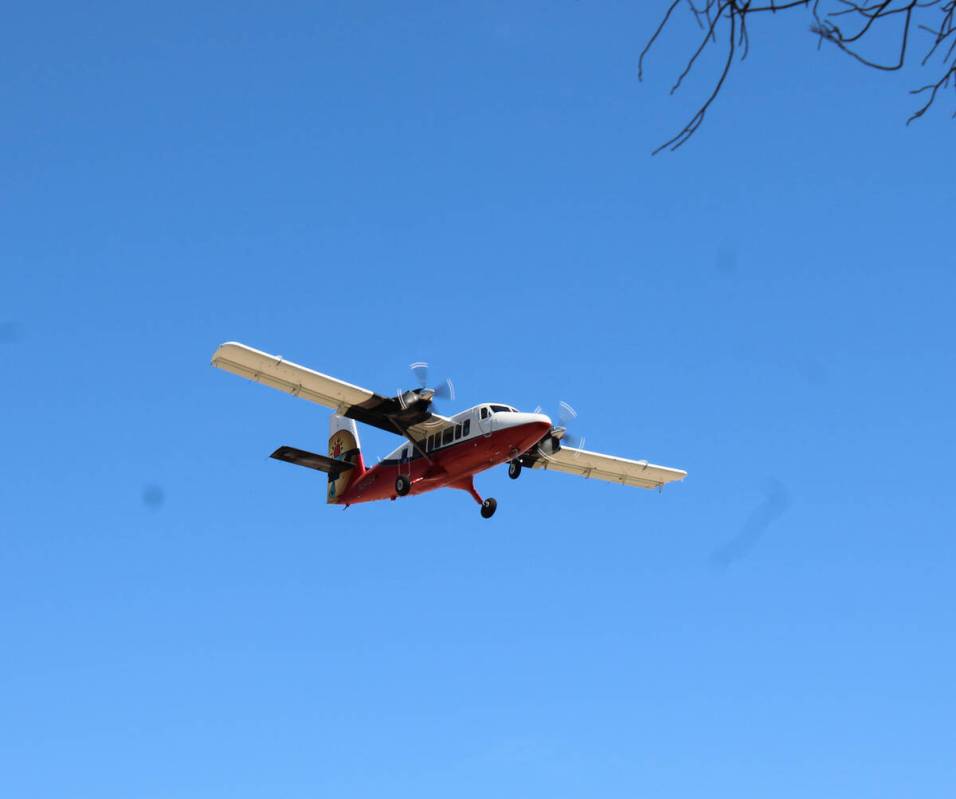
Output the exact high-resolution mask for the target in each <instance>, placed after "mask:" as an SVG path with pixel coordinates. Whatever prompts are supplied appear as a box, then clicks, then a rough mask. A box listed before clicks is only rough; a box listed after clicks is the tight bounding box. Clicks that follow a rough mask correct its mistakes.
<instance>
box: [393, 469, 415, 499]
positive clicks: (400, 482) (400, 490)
mask: <svg viewBox="0 0 956 799" xmlns="http://www.w3.org/2000/svg"><path fill="white" fill-rule="evenodd" d="M411 490H412V484H411V481H410V480H409V479H408V478H407V477H406V476H405V475H404V474H400V475H399V476H398V477H396V478H395V493H396V494H398V495H399V496H400V497H404V496H405V495H406V494H407V493H408V492H409V491H411Z"/></svg>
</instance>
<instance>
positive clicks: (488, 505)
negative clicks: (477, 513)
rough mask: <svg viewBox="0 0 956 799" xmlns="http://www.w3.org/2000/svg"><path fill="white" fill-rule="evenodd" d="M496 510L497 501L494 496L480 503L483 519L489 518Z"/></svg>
mask: <svg viewBox="0 0 956 799" xmlns="http://www.w3.org/2000/svg"><path fill="white" fill-rule="evenodd" d="M496 510H498V502H497V501H496V500H495V498H494V497H488V499H486V500H485V501H484V502H482V503H481V517H482V518H483V519H490V518H491V517H492V516H494V515H495V511H496Z"/></svg>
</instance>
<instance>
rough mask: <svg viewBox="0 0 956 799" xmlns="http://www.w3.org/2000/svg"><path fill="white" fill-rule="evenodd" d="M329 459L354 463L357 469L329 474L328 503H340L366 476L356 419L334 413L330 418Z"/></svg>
mask: <svg viewBox="0 0 956 799" xmlns="http://www.w3.org/2000/svg"><path fill="white" fill-rule="evenodd" d="M329 457H330V458H335V459H336V460H342V461H347V462H348V463H354V464H355V467H354V468H352V469H347V470H346V471H344V472H342V473H341V474H338V475H334V476H333V473H330V474H329V492H328V494H327V495H326V498H325V500H326V502H328V503H329V504H335V503H338V502H339V501H340V500H339V497H341V496H342V495H343V494H345V492H346V491H348V489H349V488H350V487H351V486H352V485H353V484H354V483H355V482H357V481H358V480H361V479H362V475H363V474H365V461H364V459H363V458H362V450H361V448H360V444H359V435H358V427H357V426H356V424H355V420H354V419H346V418H345V417H344V416H339V415H338V414H335V413H333V414H332V416H331V417H329Z"/></svg>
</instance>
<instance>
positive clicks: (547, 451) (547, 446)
mask: <svg viewBox="0 0 956 799" xmlns="http://www.w3.org/2000/svg"><path fill="white" fill-rule="evenodd" d="M538 449H539V450H540V452H541V454H542V455H544V456H545V457H547V456H548V455H555V454H556V453H558V452H559V451H560V450H561V440H560V439H559V438H557V437H556V436H555V435H554V434H553V433H548V434H547V435H546V436H545V437H544V438H542V439H541V440H540V441H539V442H538Z"/></svg>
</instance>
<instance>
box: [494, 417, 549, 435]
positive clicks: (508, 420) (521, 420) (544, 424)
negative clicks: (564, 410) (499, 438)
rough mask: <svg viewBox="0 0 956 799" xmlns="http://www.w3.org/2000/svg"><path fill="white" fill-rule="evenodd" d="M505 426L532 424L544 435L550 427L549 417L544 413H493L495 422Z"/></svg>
mask: <svg viewBox="0 0 956 799" xmlns="http://www.w3.org/2000/svg"><path fill="white" fill-rule="evenodd" d="M499 420H500V422H501V424H502V426H506V427H524V426H525V425H529V426H530V425H533V426H534V427H535V428H536V429H538V430H540V431H541V435H544V434H545V433H546V432H547V431H548V430H550V429H551V419H550V418H548V416H547V414H544V413H499V414H495V423H496V424H497V423H498V422H499Z"/></svg>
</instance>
